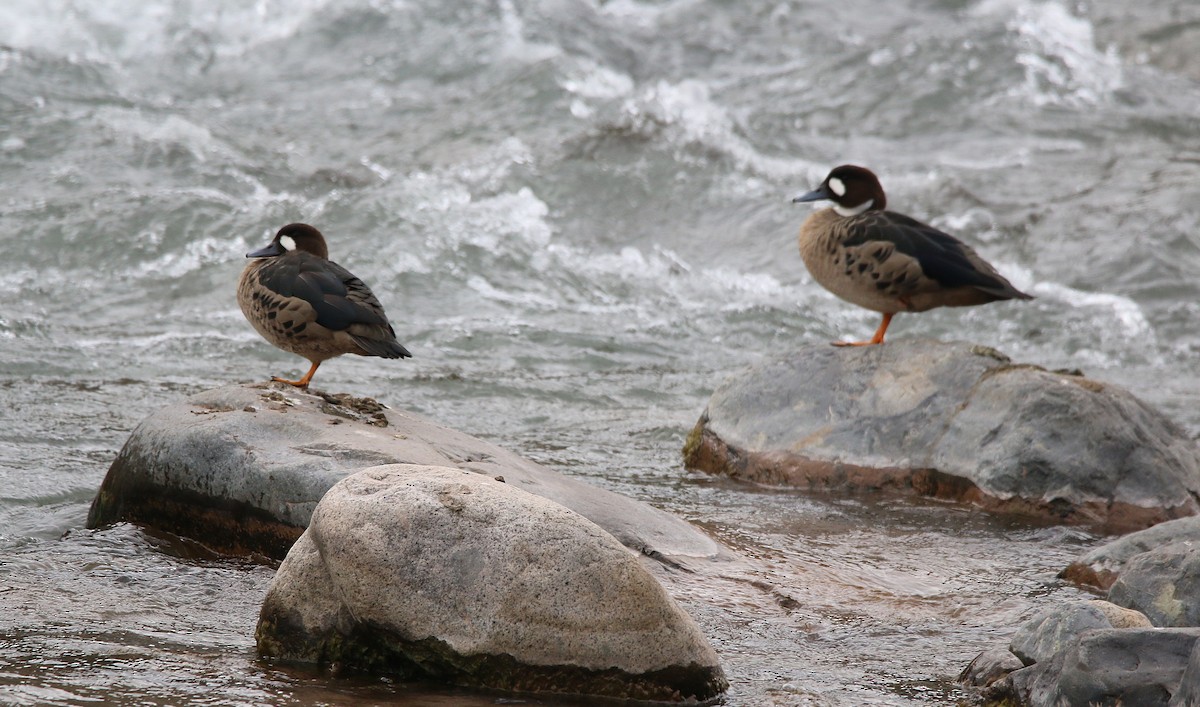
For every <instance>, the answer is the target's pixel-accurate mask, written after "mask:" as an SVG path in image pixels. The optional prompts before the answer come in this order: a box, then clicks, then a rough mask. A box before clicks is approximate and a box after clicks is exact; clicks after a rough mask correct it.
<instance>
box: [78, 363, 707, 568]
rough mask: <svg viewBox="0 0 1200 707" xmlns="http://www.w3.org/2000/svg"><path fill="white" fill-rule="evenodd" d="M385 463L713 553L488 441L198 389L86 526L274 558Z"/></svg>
mask: <svg viewBox="0 0 1200 707" xmlns="http://www.w3.org/2000/svg"><path fill="white" fill-rule="evenodd" d="M391 463H406V464H433V465H438V466H452V467H458V468H461V469H466V470H468V471H473V472H477V473H479V474H484V475H487V476H489V477H494V476H503V477H504V479H505V481H507V482H508V483H509V484H512V485H513V486H516V487H518V488H522V489H524V490H526V491H529V492H530V493H534V494H537V495H539V496H543V497H545V498H549V499H551V500H554V501H556V502H558V503H561V504H562V505H564V506H567V507H568V508H571V509H573V510H575V511H578V512H579V513H580V514H582V515H584V516H585V517H587V518H589V519H591V520H592V521H593V522H595V523H597V524H598V525H600V526H601V527H603V528H604V529H605V530H607V531H608V532H610V533H611V534H612V535H613V536H615V537H616V538H617V539H619V540H620V541H621V542H623V543H625V544H626V545H628V546H629V547H631V548H634V549H636V550H638V551H639V552H642V553H643V554H646V555H649V556H651V557H656V558H659V559H664V560H666V559H677V560H680V561H683V560H686V559H688V558H698V557H716V556H717V555H719V554H720V553H721V552H722V550H721V548H720V547H719V546H718V544H717V543H715V542H714V541H713V540H712V539H711V538H709V537H708V536H706V535H705V534H704V533H702V532H701V531H699V530H697V529H696V528H695V527H693V526H691V525H690V524H688V523H687V522H685V521H683V520H682V519H679V518H676V517H674V516H672V515H670V514H668V513H665V512H663V511H661V510H658V509H656V508H652V507H650V506H648V505H646V504H644V503H640V502H638V501H635V500H633V499H630V498H626V497H624V496H620V495H617V494H615V493H612V492H610V491H606V490H604V489H600V488H596V487H595V486H591V485H590V484H587V483H585V482H583V481H580V480H578V479H573V478H569V477H565V476H562V475H561V474H558V473H555V472H553V471H551V470H550V469H547V468H545V467H543V466H541V465H540V464H536V463H534V462H532V461H530V460H528V459H525V458H523V457H520V456H518V455H516V454H514V453H512V452H509V451H507V450H505V449H502V448H500V447H498V446H496V445H494V444H491V443H489V442H485V441H484V440H481V439H478V438H475V437H472V436H470V435H467V434H464V433H462V432H458V431H456V430H452V429H449V428H446V427H443V426H441V425H438V424H435V423H433V422H430V421H428V420H425V419H423V418H421V417H418V416H417V415H413V414H411V413H407V412H403V411H399V410H392V409H389V408H386V407H384V406H383V405H380V404H379V403H377V402H375V401H374V400H371V399H369V398H359V399H355V398H350V397H349V396H344V395H343V396H330V395H326V394H324V393H320V392H317V391H313V390H309V391H303V390H297V389H295V388H293V387H291V386H287V385H283V384H253V385H240V386H225V387H222V388H216V389H214V390H208V391H205V392H202V393H198V394H196V395H193V396H191V397H190V398H188V399H186V400H183V401H180V402H178V403H175V404H172V405H168V406H166V407H164V408H163V409H161V410H159V411H157V412H155V413H154V414H153V415H151V416H150V417H149V418H147V419H146V420H144V421H143V422H142V423H141V424H139V425H138V427H137V429H135V430H134V431H133V433H132V434H131V435H130V438H129V440H128V441H127V442H126V443H125V446H124V447H123V448H122V449H121V451H120V453H119V454H118V455H117V458H116V460H115V461H114V462H113V464H112V466H111V468H110V469H109V471H108V475H107V476H106V477H105V479H104V483H103V484H102V485H101V487H100V491H99V493H98V494H97V495H96V499H95V501H93V503H92V509H91V512H90V514H89V515H88V527H89V528H95V527H98V526H101V525H105V524H108V523H113V522H116V521H122V520H124V521H133V522H136V523H140V524H142V525H146V526H149V527H153V528H158V529H160V530H166V531H168V532H171V533H175V534H177V535H181V536H184V537H188V538H192V539H196V540H199V541H201V542H203V543H204V544H206V545H208V546H209V547H212V548H213V549H216V550H220V551H223V552H231V553H237V554H246V553H263V554H266V555H268V556H271V557H274V558H280V559H281V558H282V557H283V556H284V555H285V554H286V553H287V550H288V548H289V547H291V544H292V543H293V542H295V540H296V538H298V537H299V536H300V533H301V532H303V530H304V528H305V527H306V526H307V525H308V519H309V516H310V515H311V514H312V511H313V508H315V507H316V505H317V502H318V501H319V500H320V499H321V496H323V495H324V494H325V492H326V491H327V490H328V489H329V488H330V487H331V486H333V485H334V484H335V483H337V482H338V481H339V480H341V479H343V478H345V477H346V476H348V475H349V474H352V473H354V472H356V471H358V470H360V469H364V468H366V467H370V466H376V465H379V464H391Z"/></svg>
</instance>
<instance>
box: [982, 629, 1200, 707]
mask: <svg viewBox="0 0 1200 707" xmlns="http://www.w3.org/2000/svg"><path fill="white" fill-rule="evenodd" d="M1198 639H1200V629H1196V628H1174V629H1157V628H1129V629H1098V630H1093V631H1086V632H1084V633H1082V634H1080V635H1079V636H1078V637H1077V639H1076V640H1075V641H1073V642H1072V643H1070V644H1069V645H1068V646H1067V647H1066V648H1065V649H1064V650H1062V651H1059V652H1058V653H1056V654H1055V655H1054V656H1052V657H1051V658H1050V659H1049V660H1046V661H1042V662H1040V663H1035V664H1034V665H1031V666H1029V667H1027V668H1023V669H1021V670H1017V671H1015V672H1012V673H1009V675H1008V677H1006V678H1004V679H1003V680H1001V681H1000V682H998V683H996V685H995V686H993V692H992V693H991V694H989V695H988V697H989V698H991V699H1000V698H1008V699H1011V700H1013V701H1014V702H1015V703H1016V704H1019V705H1029V706H1031V707H1060V706H1062V705H1090V704H1096V705H1127V706H1130V707H1132V705H1138V706H1139V707H1155V706H1159V705H1161V706H1162V707H1166V705H1167V704H1168V702H1169V701H1170V700H1171V698H1172V695H1173V694H1174V693H1175V692H1176V691H1177V690H1178V689H1179V685H1180V681H1181V679H1182V677H1183V674H1184V669H1185V668H1186V667H1187V665H1188V660H1189V657H1190V656H1191V653H1192V650H1193V649H1194V648H1195V646H1196V643H1197V640H1198Z"/></svg>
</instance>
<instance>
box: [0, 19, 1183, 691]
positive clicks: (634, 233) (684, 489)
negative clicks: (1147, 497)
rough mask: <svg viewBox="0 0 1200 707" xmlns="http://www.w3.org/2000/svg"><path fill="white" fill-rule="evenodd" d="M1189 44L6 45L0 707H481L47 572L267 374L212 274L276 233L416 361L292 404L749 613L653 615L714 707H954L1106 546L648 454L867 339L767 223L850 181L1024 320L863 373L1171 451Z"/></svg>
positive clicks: (161, 579)
mask: <svg viewBox="0 0 1200 707" xmlns="http://www.w3.org/2000/svg"><path fill="white" fill-rule="evenodd" d="M1197 8H1200V5H1198V4H1195V3H1188V2H1167V1H1166V0H1151V1H1150V2H1144V3H1125V2H1116V0H1081V1H1080V2H1065V1H1064V0H925V1H919V0H899V1H897V2H887V3H883V2H875V1H874V0H840V1H839V2H766V3H763V2H752V1H751V2H713V1H701V0H674V1H670V2H639V1H636V0H613V1H612V2H599V3H598V2H586V1H583V0H542V1H538V0H534V1H532V2H517V1H516V0H500V1H499V2H484V3H461V2H444V1H441V0H438V1H431V2H422V1H420V0H409V1H405V0H391V1H389V0H258V1H257V2H248V1H242V0H144V1H142V2H126V3H122V2H110V1H108V0H5V2H4V3H2V4H0V247H2V249H3V250H2V258H0V264H2V266H0V703H2V704H30V705H33V704H38V705H41V704H50V705H76V704H161V705H168V704H170V705H175V704H210V705H243V704H327V705H349V704H362V703H390V704H445V705H486V704H493V703H495V702H497V700H498V699H499V698H497V697H496V696H490V695H478V694H473V693H468V692H463V691H454V690H442V689H437V688H433V687H429V686H408V685H396V684H393V683H391V682H388V681H379V680H366V679H361V678H360V679H335V678H331V677H327V676H321V675H313V674H308V673H304V672H302V671H300V672H298V671H294V670H286V669H282V668H280V667H278V666H273V665H269V664H265V663H261V662H259V661H257V660H256V657H255V652H254V638H253V635H254V625H255V621H256V618H257V612H258V608H259V605H260V602H261V600H262V597H263V594H264V592H265V590H266V586H267V584H268V582H269V581H270V578H271V574H272V569H271V568H270V567H269V566H265V565H261V564H254V563H250V562H244V561H239V560H231V559H227V558H219V557H212V556H208V555H206V554H204V553H203V552H198V551H196V550H195V549H194V548H192V547H190V546H188V545H186V544H183V543H180V542H179V541H177V540H176V539H172V538H164V537H159V536H156V535H154V534H152V533H148V532H145V531H143V530H141V529H138V528H134V527H130V526H124V525H118V526H115V527H112V528H108V529H102V530H98V531H88V530H85V529H84V525H85V519H86V514H87V508H88V504H89V503H90V501H91V498H92V496H93V494H94V493H95V491H96V489H97V487H98V486H99V484H100V481H101V479H102V478H103V476H104V473H105V471H106V469H107V466H108V464H109V462H110V461H111V460H112V458H113V456H114V455H115V453H116V451H117V450H118V449H119V447H120V446H121V444H122V443H123V442H124V440H125V438H126V437H127V436H128V434H129V432H130V430H131V429H132V428H133V427H134V426H135V425H136V424H137V423H138V421H140V420H141V419H143V418H144V417H146V416H147V415H149V414H151V413H152V412H153V411H154V410H155V409H156V408H157V407H159V406H161V405H163V404H165V403H167V402H170V401H173V400H177V399H179V398H180V397H182V396H185V395H188V394H189V393H193V392H196V391H200V390H204V389H207V388H210V387H214V386H218V385H223V384H228V383H234V382H243V381H254V380H263V379H265V378H266V377H268V376H270V375H272V374H276V375H289V376H297V375H299V374H301V373H302V372H303V371H304V370H305V368H306V364H305V362H303V361H301V360H300V359H298V358H297V357H294V356H290V355H288V354H285V353H283V352H281V351H278V350H275V349H273V348H271V347H270V346H269V345H267V344H266V343H265V342H264V341H262V340H261V339H259V338H258V336H257V335H256V334H255V333H254V332H253V331H252V330H251V328H250V326H249V325H248V324H247V323H246V322H245V321H244V320H243V318H242V315H241V313H240V312H239V311H238V309H237V305H236V303H235V301H234V286H235V283H236V280H237V277H238V273H239V272H240V269H241V267H242V266H243V263H244V258H243V255H244V253H245V252H247V251H249V250H251V249H253V248H256V247H258V246H260V245H263V244H265V243H266V242H267V241H268V240H269V238H270V235H271V234H272V233H273V232H274V231H275V230H276V229H277V228H278V227H279V226H281V225H283V224H285V223H288V222H291V221H306V222H309V223H312V224H314V225H317V226H318V227H319V228H321V229H322V230H323V231H324V232H325V234H326V236H327V238H328V241H329V246H330V250H331V253H332V257H333V258H334V259H335V260H337V261H338V262H340V263H341V264H343V265H345V266H346V267H348V268H349V269H351V270H352V271H353V272H355V273H356V274H358V275H359V276H360V277H362V278H363V279H364V280H365V281H366V282H368V283H369V284H370V285H371V286H372V288H373V289H374V291H375V293H376V294H377V295H378V296H379V299H380V300H381V301H382V302H383V303H384V305H385V307H386V309H387V311H388V313H389V315H390V316H391V319H392V320H393V322H394V324H395V327H396V330H397V333H398V334H399V337H400V340H401V342H402V343H404V344H405V346H407V347H408V348H409V349H410V350H411V351H412V352H413V354H414V358H413V359H411V360H407V361H382V360H379V359H364V358H357V357H345V358H342V359H337V360H334V361H331V362H329V363H327V364H325V365H324V366H323V367H322V368H321V370H320V372H319V373H318V374H317V377H316V381H315V384H314V385H315V387H318V388H321V389H323V390H329V391H339V392H340V391H345V392H350V393H354V394H356V395H370V396H373V397H376V398H378V399H379V400H381V401H383V402H385V403H386V404H388V405H390V406H392V407H397V408H403V409H407V410H412V411H414V412H417V413H420V414H423V415H426V416H428V417H431V418H433V419H435V420H437V421H439V422H441V423H444V424H447V425H450V426H453V427H456V428H459V429H462V430H464V431H467V432H470V433H473V434H475V435H478V436H481V437H483V438H485V439H488V440H491V441H494V442H497V443H499V444H501V445H504V446H506V447H508V448H510V449H513V450H514V451H516V452H519V453H521V454H524V455H526V456H529V457H531V458H533V459H536V460H538V461H540V462H543V463H545V464H546V465H548V466H550V467H551V468H554V469H556V470H558V471H561V472H562V473H565V474H569V475H573V476H578V477H581V478H583V479H586V480H588V481H589V482H591V483H594V484H596V485H598V486H602V487H604V488H608V489H611V490H614V491H617V492H620V493H624V494H628V495H630V496H633V497H636V498H639V499H643V500H645V501H647V502H649V503H652V504H654V505H656V506H659V507H661V508H664V509H666V510H668V511H671V512H673V513H675V514H678V515H680V516H682V517H684V518H687V519H689V520H691V521H693V522H695V523H697V524H699V525H701V526H702V527H703V528H705V529H706V530H708V531H709V532H711V533H712V534H713V535H714V536H715V537H717V538H719V539H720V540H722V541H723V542H725V543H727V544H729V545H730V546H732V547H734V548H735V549H737V550H738V551H739V552H741V553H743V554H745V555H746V556H749V557H752V558H754V559H755V561H756V562H757V563H758V564H757V566H758V567H759V568H760V569H759V572H760V573H761V577H759V579H761V580H762V582H764V583H769V584H771V585H773V586H776V587H779V588H781V589H782V590H785V591H786V594H787V595H788V596H789V597H791V598H792V599H793V600H794V602H793V603H789V605H788V606H786V607H783V608H782V609H781V608H780V607H779V606H775V605H773V604H772V601H773V600H772V599H771V598H770V597H769V596H768V595H766V594H763V593H761V592H755V591H753V590H752V589H748V590H747V592H746V593H745V594H744V595H737V596H729V595H727V594H725V593H721V592H706V591H705V589H704V587H703V586H700V587H693V588H692V589H690V590H689V591H687V592H684V593H683V594H682V595H681V596H680V597H679V599H680V601H681V602H682V603H683V605H684V606H685V608H687V610H688V611H689V612H691V613H692V614H693V616H695V617H696V618H697V620H698V621H699V622H700V625H701V626H702V628H703V629H704V631H705V633H706V635H708V636H709V637H710V639H711V640H712V642H713V644H714V645H715V647H716V648H717V651H718V652H719V654H720V655H721V659H722V661H723V663H724V665H725V667H726V670H727V672H728V675H729V678H730V681H731V683H732V688H731V690H730V693H729V698H728V704H730V705H808V704H813V705H864V704H878V705H909V704H952V703H954V702H955V701H956V700H958V699H962V698H964V697H966V696H967V693H965V692H963V691H961V690H959V689H958V688H956V687H955V686H954V684H953V678H954V676H955V674H956V673H957V672H958V671H959V670H960V669H961V668H962V667H963V666H964V665H966V663H967V662H968V661H969V660H970V659H971V657H972V656H973V655H974V654H975V653H976V652H978V651H979V650H981V649H983V648H985V647H989V646H991V645H994V644H998V643H1000V642H1003V641H1005V640H1007V636H1009V635H1010V633H1011V630H1012V628H1013V627H1014V626H1015V625H1016V624H1017V623H1019V622H1020V621H1021V620H1022V619H1023V618H1026V617H1028V616H1029V615H1031V614H1032V613H1034V612H1035V611H1037V610H1038V609H1039V608H1041V607H1043V606H1045V605H1047V604H1048V603H1051V602H1054V601H1058V600H1062V599H1070V598H1076V597H1078V596H1080V595H1081V594H1080V592H1079V591H1078V590H1076V589H1073V588H1071V587H1068V586H1065V585H1063V584H1062V583H1061V582H1060V581H1059V580H1057V579H1056V578H1055V574H1056V573H1057V572H1058V571H1059V569H1061V568H1062V567H1063V566H1064V565H1065V564H1066V563H1067V562H1068V561H1069V560H1070V559H1072V558H1073V557H1074V556H1075V555H1076V554H1078V553H1080V552H1081V551H1082V550H1083V549H1085V548H1087V547H1091V546H1094V545H1095V544H1097V543H1098V542H1101V541H1102V539H1101V538H1098V537H1095V536H1093V535H1091V534H1089V533H1088V532H1087V531H1086V530H1083V529H1077V528H1057V527H1045V526H1039V525H1036V524H1031V523H1029V522H1026V521H1022V520H1021V519H1013V518H989V517H986V516H983V515H982V514H980V513H978V512H976V511H973V510H972V509H969V508H961V507H955V506H951V505H946V504H940V503H932V502H923V501H916V500H913V499H906V498H897V497H891V496H888V497H875V496H870V495H862V496H852V497H841V496H837V495H806V494H801V493H796V492H791V491H782V490H772V489H760V488H753V487H749V486H744V485H737V484H732V483H729V482H726V481H721V480H713V479H709V478H706V477H704V476H701V475H697V474H691V473H688V472H686V471H685V470H684V469H683V468H682V465H681V461H680V448H681V446H682V443H683V439H684V436H685V434H686V433H687V431H688V430H689V429H690V427H691V426H692V424H693V423H694V422H695V420H696V418H697V417H698V416H699V414H700V413H701V411H702V410H703V409H704V405H705V402H706V400H707V398H708V395H709V394H710V393H711V391H712V390H713V388H714V387H715V386H716V385H717V384H718V382H719V381H720V380H721V379H722V377H723V376H725V375H726V374H728V373H730V372H732V371H735V370H737V369H738V368H739V367H742V366H745V365H748V364H751V363H754V362H756V361H759V360H761V359H762V358H763V357H766V356H771V355H774V354H777V353H780V352H784V351H788V350H790V349H793V348H795V347H799V346H802V345H807V344H813V343H820V342H825V341H830V340H833V339H836V338H843V337H845V338H863V337H866V336H869V335H870V333H871V332H872V331H874V328H875V325H876V323H877V319H876V317H877V315H875V314H873V313H870V312H866V311H862V310H858V309H855V308H854V307H852V306H851V305H848V304H846V303H844V302H841V301H838V300H836V299H835V298H834V297H833V296H832V295H830V294H828V293H826V292H825V291H823V290H822V289H821V288H820V287H818V286H817V285H815V284H814V283H813V282H812V280H811V279H810V278H809V277H808V274H807V273H806V272H805V270H804V268H803V265H802V264H801V262H800V259H799V255H798V253H797V249H796V243H795V238H796V233H797V231H798V229H799V225H800V222H801V221H802V220H803V219H804V217H805V216H806V215H807V213H808V211H809V208H810V207H808V206H798V205H793V204H791V203H790V199H791V197H792V196H794V195H795V194H797V193H800V192H802V191H806V190H808V189H810V188H812V187H813V186H815V185H816V184H817V183H818V182H819V181H820V179H821V178H822V177H823V176H824V174H825V172H826V171H827V170H828V169H829V168H830V167H832V166H834V165H836V164H840V163H845V162H853V163H859V164H864V165H866V166H869V167H871V168H873V169H874V170H876V171H877V172H878V173H879V174H880V175H881V177H882V180H883V183H884V187H885V188H886V189H887V190H888V195H889V202H890V204H889V205H890V207H891V208H893V209H895V210H898V211H901V212H905V213H908V214H910V215H912V216H915V217H917V218H921V219H924V220H928V221H931V222H932V223H933V224H935V225H937V226H939V227H942V228H943V229H945V230H948V231H950V232H952V233H955V234H956V235H958V236H959V237H961V238H962V239H964V240H966V241H967V242H969V243H971V244H972V245H974V246H975V247H976V249H977V250H978V251H980V252H981V254H983V255H984V256H985V257H986V258H987V259H989V260H990V261H991V262H993V263H994V264H995V265H996V266H997V267H998V268H999V269H1000V271H1001V272H1003V273H1004V274H1005V275H1006V276H1008V277H1009V279H1010V280H1012V282H1013V283H1014V284H1015V285H1017V286H1018V287H1019V288H1021V289H1023V290H1025V291H1028V292H1030V293H1031V294H1033V295H1035V296H1036V297H1037V299H1036V300H1034V301H1032V302H1019V303H999V304H993V305H988V306H986V307H978V308H973V309H968V310H940V311H935V312H931V313H928V314H924V315H916V316H904V315H901V316H900V317H898V318H897V320H896V322H895V323H894V324H893V326H892V329H891V331H890V332H889V336H890V337H895V338H899V337H936V338H940V339H946V340H950V339H961V340H967V341H971V342H976V343H981V344H986V345H989V346H994V347H996V348H998V349H1000V350H1002V351H1004V352H1006V353H1008V354H1009V355H1011V356H1012V357H1014V358H1015V359H1017V360H1019V361H1026V362H1031V363H1037V364H1041V365H1044V366H1047V367H1051V368H1060V367H1070V368H1081V369H1083V370H1084V372H1085V373H1087V374H1088V375H1090V376H1092V377H1095V378H1097V379H1100V380H1103V381H1107V382H1111V383H1117V384H1120V385H1123V386H1126V387H1128V388H1130V389H1131V390H1132V391H1133V392H1134V393H1136V394H1137V395H1139V396H1141V397H1143V398H1144V399H1146V400H1148V401H1150V402H1151V403H1153V404H1154V405H1156V406H1158V407H1159V408H1160V409H1162V410H1163V411H1164V412H1166V413H1167V414H1168V415H1170V416H1171V417H1173V418H1174V419H1175V420H1177V421H1178V422H1180V423H1181V424H1182V425H1183V426H1184V427H1185V428H1186V429H1187V430H1189V431H1190V432H1191V433H1193V434H1195V433H1196V432H1197V431H1200V386H1198V385H1197V381H1198V380H1200V355H1198V354H1200V326H1198V324H1200V297H1198V295H1200V52H1196V51H1195V47H1196V46H1198V45H1200V33H1198V32H1197V30H1196V27H1198V26H1200V11H1198V10H1197ZM768 604H772V605H771V606H767V605H768ZM527 702H529V703H546V704H556V703H555V702H554V701H553V700H529V701H527Z"/></svg>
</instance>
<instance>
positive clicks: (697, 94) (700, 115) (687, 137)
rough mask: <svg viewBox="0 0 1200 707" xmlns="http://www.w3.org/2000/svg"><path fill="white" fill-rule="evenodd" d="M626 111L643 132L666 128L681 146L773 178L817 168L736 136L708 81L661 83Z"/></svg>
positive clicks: (630, 103) (627, 104)
mask: <svg viewBox="0 0 1200 707" xmlns="http://www.w3.org/2000/svg"><path fill="white" fill-rule="evenodd" d="M624 112H625V114H626V116H627V119H628V120H629V121H630V122H631V123H632V124H633V126H634V127H639V126H640V127H641V128H642V129H643V130H647V129H649V130H656V129H660V128H664V127H665V128H666V129H667V130H666V132H667V137H668V139H670V140H671V141H672V142H674V143H675V144H676V145H678V146H680V147H684V146H687V145H689V144H697V145H701V146H703V147H705V148H707V149H709V150H712V151H714V152H718V153H724V154H727V155H729V156H730V157H731V158H733V160H734V161H735V162H736V163H737V164H738V166H739V167H740V168H742V169H750V170H754V171H757V172H759V173H761V174H763V175H766V176H768V177H771V178H774V179H788V178H793V177H796V176H800V175H806V174H809V173H810V172H812V171H813V170H814V169H816V168H817V167H819V165H817V164H816V163H814V162H810V161H807V160H800V159H784V158H778V157H769V156H766V155H763V154H762V153H760V152H759V151H758V150H756V149H755V148H754V146H753V145H751V144H750V142H749V141H747V140H746V139H745V138H743V137H742V136H741V135H739V134H738V131H737V129H736V127H735V125H734V121H733V119H732V118H731V117H730V115H729V111H728V110H727V109H726V108H725V107H724V106H722V105H721V104H719V103H718V102H716V101H715V100H714V99H713V98H712V96H711V95H710V91H709V87H708V85H707V84H705V83H703V82H701V81H698V80H692V79H688V80H684V81H681V82H679V83H677V84H676V83H670V82H668V81H658V82H657V83H655V84H654V85H653V86H649V87H647V88H645V89H643V90H642V91H640V92H639V93H638V94H637V95H636V96H634V97H632V98H630V99H628V100H627V101H626V102H625V105H624Z"/></svg>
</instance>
